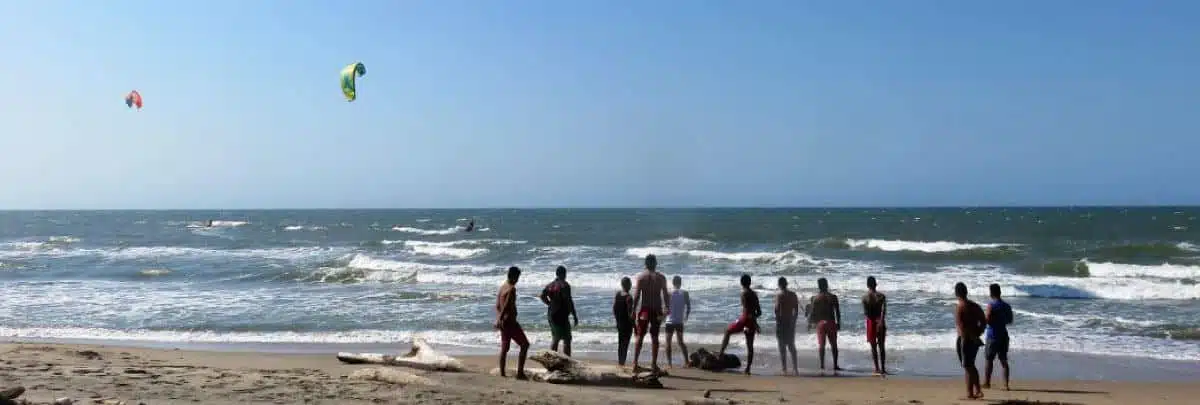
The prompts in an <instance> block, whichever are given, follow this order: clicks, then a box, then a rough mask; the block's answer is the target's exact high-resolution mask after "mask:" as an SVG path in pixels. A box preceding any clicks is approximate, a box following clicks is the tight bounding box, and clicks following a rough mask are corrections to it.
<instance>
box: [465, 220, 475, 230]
mask: <svg viewBox="0 0 1200 405" xmlns="http://www.w3.org/2000/svg"><path fill="white" fill-rule="evenodd" d="M474 230H475V220H474V219H472V220H471V222H470V223H468V224H467V232H472V231H474Z"/></svg>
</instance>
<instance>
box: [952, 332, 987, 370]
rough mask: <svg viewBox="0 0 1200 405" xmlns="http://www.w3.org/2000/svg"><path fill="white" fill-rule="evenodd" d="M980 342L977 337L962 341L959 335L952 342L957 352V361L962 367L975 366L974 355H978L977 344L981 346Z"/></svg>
mask: <svg viewBox="0 0 1200 405" xmlns="http://www.w3.org/2000/svg"><path fill="white" fill-rule="evenodd" d="M982 343H983V342H980V341H979V339H978V338H973V339H967V340H966V341H963V338H962V337H961V336H960V337H959V338H958V340H956V341H955V342H954V346H955V351H957V352H958V363H959V364H960V365H962V366H963V367H975V357H977V356H979V346H982Z"/></svg>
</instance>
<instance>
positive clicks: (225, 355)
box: [0, 343, 1200, 405]
mask: <svg viewBox="0 0 1200 405" xmlns="http://www.w3.org/2000/svg"><path fill="white" fill-rule="evenodd" d="M0 352H3V360H2V365H0V388H10V387H13V386H23V387H25V388H26V389H27V391H26V393H25V394H24V395H23V396H21V399H25V400H29V401H32V402H33V403H50V402H51V401H54V400H55V399H58V398H64V397H67V398H72V399H74V400H75V401H76V403H104V400H118V401H125V403H127V404H131V405H132V404H138V403H145V404H230V403H261V404H268V403H271V404H381V403H382V404H440V403H456V404H668V403H682V402H681V401H682V400H685V399H694V398H699V397H701V396H702V394H703V392H704V391H705V390H711V395H712V397H714V398H728V399H732V400H734V401H736V402H737V403H742V404H779V403H795V404H955V403H997V402H999V403H1005V402H1004V401H1005V400H1028V401H1043V402H1060V403H1069V404H1087V405H1102V404H1114V405H1115V404H1130V403H1137V404H1147V403H1164V404H1178V403H1187V402H1188V401H1190V400H1194V399H1195V398H1196V397H1197V395H1200V385H1197V384H1194V383H1154V382H1111V381H1028V380H1021V379H1019V378H1016V379H1014V383H1013V388H1014V390H1013V391H1008V392H1006V391H1001V390H988V391H986V395H987V398H986V402H980V401H968V400H965V399H963V387H962V380H961V379H959V378H924V379H915V378H905V377H902V376H901V377H892V378H888V379H879V378H874V377H849V376H844V377H832V376H830V377H820V376H817V375H807V376H800V377H783V376H752V377H747V376H743V375H740V374H734V373H709V372H704V371H699V370H684V369H674V370H671V376H669V377H664V378H663V379H662V382H663V384H664V385H665V386H666V388H665V389H632V388H621V387H582V386H568V385H552V384H546V383H538V382H527V381H515V380H513V379H504V378H500V377H494V376H490V375H488V374H487V372H488V370H490V369H492V368H493V367H494V365H495V363H494V361H495V359H494V357H490V356H463V357H459V358H460V359H461V360H462V361H463V362H464V363H466V364H467V365H468V367H469V369H470V371H469V372H464V373H443V372H424V371H417V370H409V371H413V372H414V373H416V374H418V375H421V376H424V377H426V378H428V380H429V381H431V382H432V384H408V385H403V386H401V385H397V384H391V383H382V382H375V381H364V380H358V379H353V378H351V377H350V374H351V373H353V372H354V371H356V370H358V369H362V368H369V367H377V366H368V365H347V364H342V363H340V362H339V361H338V360H337V359H336V358H335V356H334V355H333V354H332V353H331V354H328V355H316V354H276V353H246V352H207V351H188V350H163V349H147V348H131V347H116V346H98V345H77V344H42V343H7V344H3V345H0ZM514 353H515V352H514ZM811 361H812V359H802V360H801V365H802V366H803V367H805V368H808V367H810V366H812V365H813V364H811V363H810V362H811ZM530 364H531V365H534V363H532V362H531V363H530ZM514 366H515V357H514V358H513V359H512V360H511V361H510V362H509V367H510V368H511V367H514ZM1017 377H1019V374H1018V375H1017ZM109 403H115V402H112V401H110V402H109ZM1007 403H1019V402H1007Z"/></svg>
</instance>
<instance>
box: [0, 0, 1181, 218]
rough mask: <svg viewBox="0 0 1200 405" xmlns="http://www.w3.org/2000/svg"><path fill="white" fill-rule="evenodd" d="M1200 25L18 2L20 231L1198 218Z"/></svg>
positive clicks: (940, 16) (908, 6) (545, 5)
mask: <svg viewBox="0 0 1200 405" xmlns="http://www.w3.org/2000/svg"><path fill="white" fill-rule="evenodd" d="M1196 21H1200V2H1194V1H1169V0H1163V1H1154V2H1142V1H1132V0H1131V1H1105V0H1097V1H1086V2H1083V1H1031V0H1019V1H1005V2H994V1H993V2H986V1H951V0H946V1H933V0H913V1H860V0H844V1H797V0H786V1H772V0H756V1H751V2H736V1H684V0H662V1H649V2H635V1H624V2H618V1H594V0H572V1H556V0H545V1H533V0H512V1H483V0H471V1H464V0H437V1H400V0H380V1H371V0H364V1H342V2H335V1H321V0H313V1H288V0H259V1H233V0H209V1H196V2H185V1H174V2H161V1H159V2H154V1H142V2H135V1H121V0H114V1H104V2H99V1H86V0H80V1H56V0H44V1H36V2H35V1H20V2H17V1H11V2H0V54H2V55H4V58H3V62H0V89H4V91H3V93H0V151H2V153H3V155H0V173H5V174H6V176H4V177H3V180H2V181H0V209H123V208H128V209H157V208H180V209H187V208H226V209H236V208H463V207H661V206H667V207H693V206H798V207H805V206H825V207H828V206H914V205H915V206H964V205H988V206H996V205H1130V204H1136V205H1142V204H1200V187H1197V185H1196V184H1197V183H1196V181H1195V180H1196V176H1197V174H1198V173H1200V158H1198V156H1200V79H1198V76H1197V75H1198V74H1200V24H1196ZM355 61H361V62H362V63H363V64H365V65H366V67H367V74H366V76H364V77H362V78H360V79H359V83H358V92H359V95H358V96H359V98H358V100H357V101H355V102H352V103H351V102H347V101H345V99H344V98H343V97H342V95H341V92H340V89H339V86H338V72H339V71H340V70H341V68H342V67H343V66H345V65H347V64H349V63H353V62H355ZM133 89H136V90H138V91H139V92H140V93H141V94H142V96H143V97H144V99H145V106H144V108H143V109H142V110H140V111H137V110H130V109H128V108H126V106H125V104H124V102H123V97H124V96H125V94H126V93H128V92H129V91H130V90H133Z"/></svg>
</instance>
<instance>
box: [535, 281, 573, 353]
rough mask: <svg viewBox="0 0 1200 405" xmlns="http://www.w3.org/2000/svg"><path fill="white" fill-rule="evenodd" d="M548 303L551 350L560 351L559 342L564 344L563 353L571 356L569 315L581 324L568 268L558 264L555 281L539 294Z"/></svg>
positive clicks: (547, 316)
mask: <svg viewBox="0 0 1200 405" xmlns="http://www.w3.org/2000/svg"><path fill="white" fill-rule="evenodd" d="M538 298H539V299H541V300H542V303H543V304H546V318H547V319H548V320H549V321H550V351H554V352H556V351H558V342H562V344H563V354H565V355H567V357H571V323H570V322H567V321H568V319H567V316H570V317H571V318H572V319H574V320H575V326H579V316H578V315H576V314H575V299H574V298H571V284H570V283H567V268H566V267H563V266H558V268H557V269H555V270H554V281H551V282H550V284H547V285H546V288H543V289H542V294H541V295H539V296H538Z"/></svg>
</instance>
